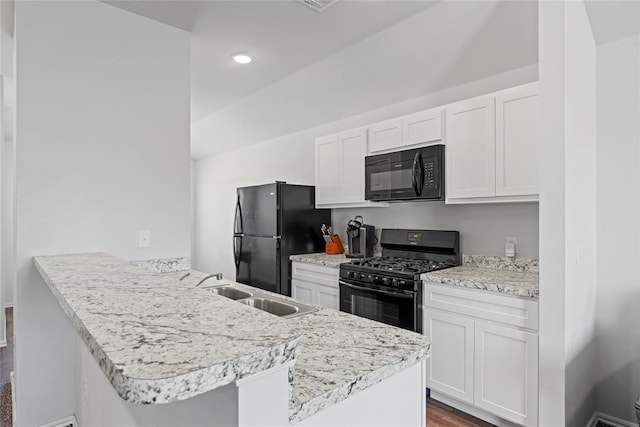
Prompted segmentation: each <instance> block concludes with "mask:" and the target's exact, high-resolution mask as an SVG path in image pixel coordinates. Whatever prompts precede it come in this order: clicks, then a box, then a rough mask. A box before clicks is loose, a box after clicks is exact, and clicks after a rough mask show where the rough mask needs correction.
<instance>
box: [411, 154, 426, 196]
mask: <svg viewBox="0 0 640 427" xmlns="http://www.w3.org/2000/svg"><path fill="white" fill-rule="evenodd" d="M416 172H418V173H419V174H420V180H418V178H417V177H416ZM423 182H424V172H423V164H422V154H420V152H419V151H418V152H417V153H416V155H415V157H414V158H413V170H412V173H411V183H412V184H413V191H415V193H416V196H420V195H421V194H422V185H423ZM418 184H420V185H418Z"/></svg>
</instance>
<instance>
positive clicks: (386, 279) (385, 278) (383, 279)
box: [382, 277, 389, 285]
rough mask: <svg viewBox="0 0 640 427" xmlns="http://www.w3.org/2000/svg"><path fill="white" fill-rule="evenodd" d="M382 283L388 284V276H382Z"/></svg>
mask: <svg viewBox="0 0 640 427" xmlns="http://www.w3.org/2000/svg"><path fill="white" fill-rule="evenodd" d="M382 284H383V285H388V284H389V278H388V277H383V278H382Z"/></svg>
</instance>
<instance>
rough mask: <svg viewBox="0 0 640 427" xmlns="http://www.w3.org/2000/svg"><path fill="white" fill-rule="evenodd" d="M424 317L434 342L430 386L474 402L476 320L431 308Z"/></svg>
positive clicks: (429, 360)
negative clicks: (474, 331) (474, 330)
mask: <svg viewBox="0 0 640 427" xmlns="http://www.w3.org/2000/svg"><path fill="white" fill-rule="evenodd" d="M425 321H426V328H425V331H427V336H428V337H429V338H430V339H431V342H432V343H434V345H433V346H432V348H431V357H430V358H429V359H428V361H427V363H428V368H427V372H428V374H427V387H430V388H433V389H436V390H438V391H441V392H443V393H447V394H449V395H451V396H453V397H456V398H458V399H460V400H463V401H465V402H469V403H473V352H474V346H473V340H474V337H473V320H471V319H468V318H465V317H462V316H455V315H451V314H446V313H442V312H439V311H433V310H429V311H427V313H426V315H425ZM436 343H437V345H435V344H436Z"/></svg>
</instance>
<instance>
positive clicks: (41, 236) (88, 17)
mask: <svg viewBox="0 0 640 427" xmlns="http://www.w3.org/2000/svg"><path fill="white" fill-rule="evenodd" d="M15 36H16V57H17V64H16V67H17V68H16V69H17V74H16V75H17V82H16V83H17V98H16V117H17V124H16V142H17V213H18V229H17V245H18V258H17V268H18V285H17V293H16V324H15V325H16V331H15V334H16V338H17V339H16V349H15V356H16V361H15V368H16V382H17V384H16V390H15V392H16V397H17V424H18V425H41V424H43V423H47V422H49V421H52V420H54V419H57V418H60V417H63V416H66V415H69V414H71V413H73V412H74V410H75V404H74V402H75V389H74V341H75V337H76V334H75V333H74V332H73V330H72V329H71V327H70V324H69V322H68V321H67V320H66V318H65V316H64V315H63V314H62V311H61V310H60V308H59V307H58V306H57V304H56V302H55V301H54V299H53V297H52V295H51V293H50V292H49V290H48V289H47V287H46V285H45V283H44V282H43V280H42V279H41V278H40V276H39V275H38V273H37V272H36V270H35V268H34V267H33V265H32V260H31V259H32V257H33V256H34V255H46V254H61V253H72V252H89V251H105V252H108V253H111V254H113V255H115V256H118V257H121V258H125V259H142V258H156V257H168V256H188V255H189V251H190V242H189V234H190V212H189V205H190V203H189V194H190V193H189V185H190V183H189V180H190V178H189V169H190V156H189V36H188V33H185V32H183V31H181V30H177V29H175V28H172V27H169V26H166V25H164V24H159V23H157V22H155V21H152V20H149V19H146V18H143V17H140V16H138V15H134V14H131V13H129V12H126V11H124V10H121V9H118V8H115V7H112V6H109V5H107V4H104V3H100V2H97V1H83V2H73V1H71V2H50V1H44V2H16V34H15ZM138 230H150V231H151V245H152V246H151V247H150V248H145V249H139V248H137V231H138Z"/></svg>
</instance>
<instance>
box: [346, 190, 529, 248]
mask: <svg viewBox="0 0 640 427" xmlns="http://www.w3.org/2000/svg"><path fill="white" fill-rule="evenodd" d="M356 215H361V216H362V217H363V218H364V221H365V223H367V224H371V225H374V226H375V227H376V234H377V235H378V238H379V237H380V231H381V229H382V228H417V229H425V230H458V231H459V232H460V249H461V251H462V253H465V254H480V255H497V256H504V245H505V239H506V237H507V236H509V237H517V238H518V246H517V251H518V253H517V256H518V257H519V258H536V259H537V258H538V204H537V203H506V204H486V205H445V204H444V202H414V203H392V204H391V205H390V206H389V207H388V208H384V209H382V208H360V209H358V208H352V209H335V210H334V211H333V223H334V228H337V230H336V231H338V232H339V233H340V238H341V239H343V241H346V238H347V232H346V228H347V222H348V221H349V220H350V219H352V218H353V217H355V216H356Z"/></svg>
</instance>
